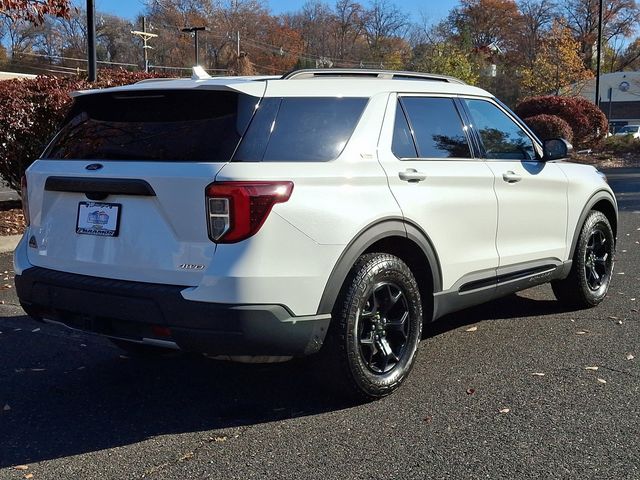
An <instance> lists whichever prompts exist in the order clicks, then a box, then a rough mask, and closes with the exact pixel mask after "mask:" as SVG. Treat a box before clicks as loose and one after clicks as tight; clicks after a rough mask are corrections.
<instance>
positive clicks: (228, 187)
mask: <svg viewBox="0 0 640 480" xmlns="http://www.w3.org/2000/svg"><path fill="white" fill-rule="evenodd" d="M292 191H293V182H286V181H283V182H280V181H278V182H214V183H212V184H211V185H209V186H208V187H207V188H206V197H207V217H208V228H209V238H210V239H211V240H213V241H214V242H217V243H236V242H240V241H242V240H244V239H246V238H249V237H251V236H252V235H255V234H256V233H257V232H258V230H260V227H262V225H263V224H264V222H265V220H266V219H267V217H268V216H269V213H270V212H271V209H272V208H273V206H274V205H275V204H276V203H283V202H286V201H287V200H289V197H291V192H292Z"/></svg>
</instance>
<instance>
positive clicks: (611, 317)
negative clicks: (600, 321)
mask: <svg viewBox="0 0 640 480" xmlns="http://www.w3.org/2000/svg"><path fill="white" fill-rule="evenodd" d="M609 318H610V319H611V320H618V317H614V316H613V315H611V316H609Z"/></svg>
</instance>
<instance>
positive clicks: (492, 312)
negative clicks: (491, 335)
mask: <svg viewBox="0 0 640 480" xmlns="http://www.w3.org/2000/svg"><path fill="white" fill-rule="evenodd" d="M571 311H573V310H572V309H571V308H568V307H565V306H563V305H562V304H561V303H560V302H558V301H557V300H555V299H549V298H544V299H534V298H528V297H524V296H521V294H517V293H514V294H511V295H508V296H506V297H503V298H499V299H497V300H493V301H491V302H487V303H483V304H482V305H478V306H476V307H471V308H467V309H466V310H461V311H459V312H455V313H451V314H449V315H445V316H444V317H442V318H440V319H438V320H436V321H435V322H432V323H428V324H425V326H424V330H423V335H422V336H423V338H429V337H434V336H436V335H440V334H442V333H444V332H448V331H450V330H454V329H456V328H459V327H463V326H466V325H471V324H473V323H477V322H481V321H483V320H499V319H509V318H514V319H515V318H520V317H535V316H540V315H558V314H561V313H566V312H571Z"/></svg>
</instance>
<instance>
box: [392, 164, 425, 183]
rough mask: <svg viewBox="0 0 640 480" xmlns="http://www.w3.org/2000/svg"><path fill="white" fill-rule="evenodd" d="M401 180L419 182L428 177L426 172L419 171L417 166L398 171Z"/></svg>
mask: <svg viewBox="0 0 640 480" xmlns="http://www.w3.org/2000/svg"><path fill="white" fill-rule="evenodd" d="M398 177H400V180H402V181H404V182H409V183H418V182H421V181H422V180H424V179H425V178H427V176H426V175H425V174H424V173H421V172H419V171H417V170H416V169H415V168H407V169H406V170H405V171H404V172H398Z"/></svg>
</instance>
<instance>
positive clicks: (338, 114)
mask: <svg viewBox="0 0 640 480" xmlns="http://www.w3.org/2000/svg"><path fill="white" fill-rule="evenodd" d="M367 100H368V99H366V98H337V97H330V98H329V97H311V98H297V97H286V98H265V99H264V100H263V101H262V102H261V103H260V107H259V108H258V111H257V113H256V115H255V117H254V118H253V121H252V122H251V125H250V126H249V129H248V130H247V134H246V135H245V138H244V139H243V141H242V143H241V144H240V147H239V148H238V151H237V152H236V155H235V156H234V160H235V161H241V162H260V161H267V162H324V161H328V160H334V159H335V158H337V157H338V155H340V153H341V152H342V150H343V148H344V146H345V145H346V143H347V141H348V140H349V138H350V137H351V134H352V133H353V130H354V129H355V127H356V124H357V123H358V120H359V119H360V116H361V115H362V112H363V111H364V108H365V106H366V104H367Z"/></svg>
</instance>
